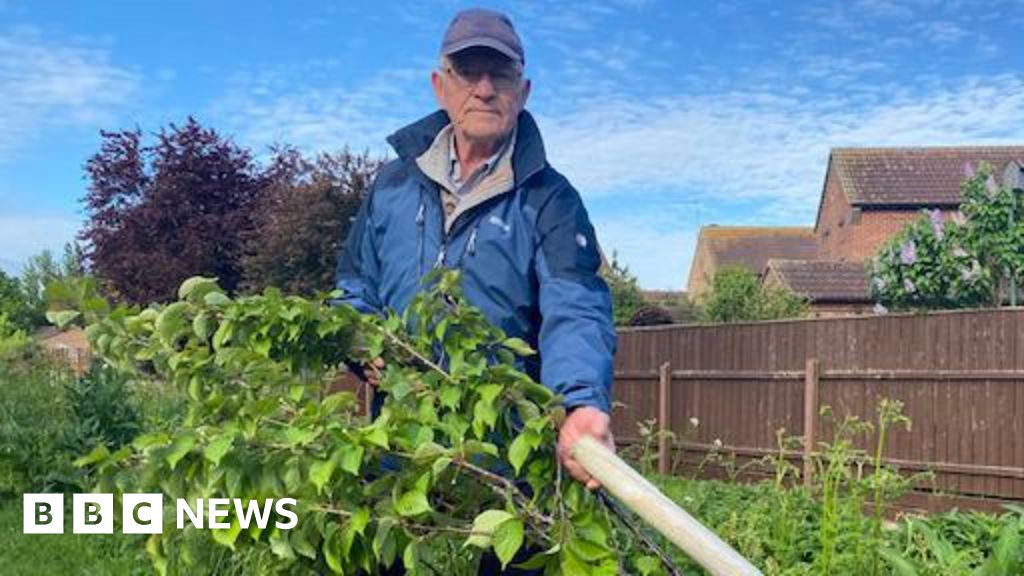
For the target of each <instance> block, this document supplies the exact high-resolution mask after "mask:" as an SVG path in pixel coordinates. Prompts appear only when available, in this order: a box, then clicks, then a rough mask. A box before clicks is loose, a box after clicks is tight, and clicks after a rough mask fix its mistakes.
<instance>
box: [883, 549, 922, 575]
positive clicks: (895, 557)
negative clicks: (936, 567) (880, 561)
mask: <svg viewBox="0 0 1024 576" xmlns="http://www.w3.org/2000/svg"><path fill="white" fill-rule="evenodd" d="M878 553H879V554H880V555H881V556H882V558H885V561H886V562H888V563H889V566H890V567H892V570H893V573H895V574H896V575H897V576H918V574H919V572H918V570H917V568H916V567H915V566H914V564H913V562H911V561H910V560H907V559H906V558H904V557H903V556H901V555H900V554H899V553H898V552H896V551H895V550H892V549H891V548H880V549H879V550H878Z"/></svg>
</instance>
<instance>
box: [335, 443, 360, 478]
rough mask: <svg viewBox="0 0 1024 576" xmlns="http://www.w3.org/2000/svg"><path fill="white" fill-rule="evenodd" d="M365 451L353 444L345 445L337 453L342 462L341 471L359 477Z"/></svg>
mask: <svg viewBox="0 0 1024 576" xmlns="http://www.w3.org/2000/svg"><path fill="white" fill-rule="evenodd" d="M364 452H365V450H363V447H362V446H355V445H352V444H345V445H344V446H341V447H339V448H338V450H337V451H336V454H337V455H338V459H339V461H340V462H341V469H342V470H344V471H345V472H348V473H349V474H351V475H353V476H358V475H359V468H360V467H361V466H362V464H363V453H364Z"/></svg>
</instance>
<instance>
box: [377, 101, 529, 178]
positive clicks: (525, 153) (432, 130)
mask: <svg viewBox="0 0 1024 576" xmlns="http://www.w3.org/2000/svg"><path fill="white" fill-rule="evenodd" d="M449 123H450V120H449V119H448V113H447V112H445V111H444V110H438V111H436V112H434V113H432V114H430V115H428V116H425V117H423V118H421V119H419V120H417V121H416V122H413V123H412V124H409V125H408V126H406V127H404V128H401V129H400V130H398V131H396V132H395V133H394V134H392V135H390V136H388V138H387V141H388V144H391V147H392V148H394V149H395V153H396V154H398V157H399V158H402V159H403V160H415V159H416V157H417V156H419V155H421V154H423V153H424V152H426V151H427V149H428V148H430V145H431V144H432V143H433V142H434V138H436V137H437V134H438V132H440V131H441V130H442V129H443V128H444V127H445V126H447V125H448V124H449ZM546 165H547V156H546V155H545V153H544V142H543V140H542V139H541V136H540V130H539V129H538V128H537V123H536V122H534V120H533V116H532V115H531V114H530V113H529V112H527V111H526V110H523V111H522V112H520V113H519V119H518V120H517V128H516V143H515V150H513V151H512V171H513V172H514V173H515V186H516V187H517V188H518V187H519V186H520V185H522V183H523V182H525V181H526V180H527V179H528V178H529V177H530V176H532V175H534V174H536V173H537V172H539V171H540V170H542V169H543V168H544V167H545V166H546Z"/></svg>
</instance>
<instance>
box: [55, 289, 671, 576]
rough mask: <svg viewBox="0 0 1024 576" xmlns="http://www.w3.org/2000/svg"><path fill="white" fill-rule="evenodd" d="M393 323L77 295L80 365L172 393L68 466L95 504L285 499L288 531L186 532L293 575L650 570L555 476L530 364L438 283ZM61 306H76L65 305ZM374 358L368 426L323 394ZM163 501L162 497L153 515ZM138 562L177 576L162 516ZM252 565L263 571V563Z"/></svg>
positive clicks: (290, 310)
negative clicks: (160, 421) (90, 353)
mask: <svg viewBox="0 0 1024 576" xmlns="http://www.w3.org/2000/svg"><path fill="white" fill-rule="evenodd" d="M429 280H430V285H429V286H430V287H429V288H428V289H426V290H425V291H424V292H423V293H422V294H421V295H420V296H419V297H418V298H417V299H416V300H415V302H414V303H413V304H412V305H411V306H410V307H409V308H408V310H407V311H406V312H405V313H404V314H402V315H396V314H390V315H387V316H383V317H376V316H366V315H360V314H359V313H357V312H356V311H355V310H353V309H352V308H350V307H347V306H334V305H332V304H331V299H332V298H336V297H337V296H338V294H326V295H323V296H322V297H320V298H316V299H304V298H300V297H296V296H284V295H282V294H281V293H280V292H278V291H276V290H274V289H268V290H266V291H264V292H263V293H262V294H261V295H255V296H242V297H237V298H232V297H229V296H228V295H227V294H225V292H224V291H223V290H221V289H220V288H219V287H218V285H217V283H216V282H215V281H214V280H213V279H209V278H202V277H196V278H191V279H189V280H187V281H186V282H185V283H183V284H182V286H181V288H180V290H179V299H178V300H177V301H175V302H171V303H169V304H166V305H151V306H149V307H146V308H144V309H138V308H130V307H124V306H121V307H117V308H114V309H110V308H109V307H107V306H105V305H103V304H102V303H99V302H98V301H97V299H96V298H95V296H94V295H91V294H88V293H87V292H88V290H80V292H82V293H81V294H79V298H78V301H79V302H80V303H81V302H85V303H86V304H87V305H84V306H80V307H78V309H77V310H71V309H69V310H66V311H63V312H56V313H51V319H53V320H54V321H56V322H58V323H62V324H68V323H71V322H78V323H81V324H83V325H86V326H87V334H88V336H89V339H90V341H91V342H92V344H93V346H94V348H95V351H96V353H97V355H98V356H99V357H100V358H101V359H102V360H103V361H104V362H106V363H107V364H109V365H111V366H113V367H115V368H116V369H118V370H120V371H123V372H125V373H129V374H132V375H134V376H136V377H144V378H146V379H150V380H152V381H154V382H155V383H163V384H164V385H170V386H173V387H176V388H177V389H178V390H180V391H181V393H182V394H183V395H185V396H186V398H187V401H186V406H187V411H186V413H185V414H184V416H183V417H182V418H181V420H180V422H177V423H174V424H173V425H170V426H168V427H166V429H164V430H161V431H156V432H149V433H146V434H143V435H141V436H139V437H137V438H135V439H134V441H133V442H132V443H131V444H130V445H129V446H126V447H125V448H123V449H121V450H119V451H117V452H114V453H110V452H108V451H107V450H106V449H105V448H103V447H98V448H97V449H96V450H95V451H93V452H92V453H91V454H89V455H87V456H85V457H83V458H82V459H80V460H79V462H78V463H79V465H81V466H86V467H88V468H90V469H91V470H92V471H93V473H94V474H95V478H96V482H97V488H98V489H104V490H110V491H114V492H115V493H122V492H147V491H149V492H157V491H159V492H162V493H163V494H164V495H165V498H166V499H169V500H170V501H172V502H173V501H174V499H176V498H187V499H190V500H191V501H194V499H195V498H200V497H201V498H211V497H226V498H243V499H248V500H258V501H262V500H264V499H268V498H275V499H276V498H281V497H292V498H296V499H297V500H298V507H297V509H296V512H297V514H298V517H299V522H298V525H297V527H296V528H295V529H292V530H279V529H277V528H276V527H274V528H271V527H270V526H273V524H272V523H271V524H270V525H268V528H267V529H264V530H261V529H259V528H257V527H256V526H254V525H250V526H249V527H248V528H243V527H242V526H241V525H240V522H239V519H238V518H237V517H234V512H232V516H231V517H229V521H230V522H231V528H230V529H226V530H207V531H203V532H202V533H201V534H200V535H199V536H198V538H200V539H203V538H211V539H212V540H213V541H215V542H216V543H218V544H221V545H223V546H226V547H228V548H229V549H231V550H233V551H234V553H235V554H245V553H247V552H248V553H251V552H253V551H258V552H260V553H261V554H265V555H267V556H268V557H269V558H271V559H272V560H273V563H274V570H275V571H277V572H281V573H294V574H314V573H316V574H319V573H335V574H352V573H357V572H362V573H376V572H379V571H381V570H383V569H384V568H386V567H389V566H393V565H398V564H400V565H403V566H404V568H405V569H406V570H407V571H408V572H409V573H410V574H431V573H444V574H475V573H476V570H477V565H478V563H479V561H480V558H481V556H482V554H484V553H485V551H487V552H490V553H492V554H494V555H495V556H496V557H497V559H498V560H499V562H500V563H501V564H502V565H504V566H508V565H511V564H516V565H521V566H526V567H534V568H543V569H544V570H545V571H546V572H548V573H564V574H570V575H576V574H580V575H583V574H614V573H617V572H618V571H619V570H620V569H622V570H626V571H630V572H639V573H645V574H646V573H657V572H660V571H662V570H663V569H665V567H663V566H662V565H661V563H660V562H659V560H658V559H657V557H656V556H655V555H654V552H656V550H654V549H653V547H652V548H651V553H643V552H636V553H632V554H628V555H621V554H619V552H618V551H619V550H625V549H627V548H629V549H634V546H633V542H634V538H633V536H632V535H631V534H630V533H627V531H625V530H616V528H615V527H616V525H617V523H618V520H617V519H616V517H615V516H614V515H613V514H612V513H611V512H610V511H609V509H608V508H606V507H605V505H604V504H603V502H602V501H601V500H599V499H598V498H597V497H595V496H594V495H593V494H591V493H589V492H587V491H586V490H584V489H582V487H581V486H580V485H579V484H578V483H576V482H574V481H572V480H571V479H569V478H568V477H563V475H562V473H561V471H560V467H559V466H558V465H557V461H556V457H555V452H554V447H555V439H556V432H557V425H558V423H559V421H560V420H561V419H562V418H563V417H564V413H565V412H564V408H562V407H561V405H560V402H559V399H558V398H557V397H555V396H553V395H552V394H551V392H549V390H548V389H547V388H545V387H543V386H541V385H539V384H537V383H536V382H534V381H532V380H531V379H530V378H529V377H527V376H526V375H524V374H523V373H521V372H519V371H518V370H517V369H516V368H515V361H516V358H517V356H523V355H529V354H533V353H534V352H533V351H532V350H531V349H530V347H529V346H528V345H527V344H526V343H525V342H523V341H522V340H519V339H516V338H507V337H506V336H505V335H504V334H502V333H501V332H500V331H499V330H498V329H496V328H494V327H493V326H491V325H490V324H489V323H488V322H487V320H486V319H485V318H484V317H483V315H482V314H481V313H480V312H479V311H478V310H476V309H474V308H473V307H471V306H469V305H467V304H466V303H465V301H464V300H463V298H462V295H461V293H460V289H459V284H458V277H457V275H455V274H454V273H446V274H443V275H441V274H439V275H435V276H433V277H432V278H430V279H429ZM69 292H72V293H73V292H74V290H70V291H69ZM375 358H382V359H383V360H384V361H385V369H384V371H383V377H382V379H381V381H380V384H379V385H380V388H381V389H382V390H383V391H384V392H385V393H386V395H387V396H386V401H385V402H384V404H383V407H382V409H381V411H380V413H379V415H377V416H376V418H374V419H373V420H372V421H370V420H368V419H366V418H365V417H363V416H362V415H361V414H360V411H359V409H358V406H357V402H356V398H355V396H354V394H352V393H350V392H332V391H331V387H330V383H331V382H332V381H334V380H335V379H336V378H337V376H338V375H339V373H341V372H342V371H343V370H344V368H343V366H344V365H346V364H348V365H362V364H365V363H366V362H368V361H370V360H371V359H375ZM165 501H166V500H165ZM164 518H165V522H167V523H168V526H166V527H165V530H164V532H163V533H162V534H160V535H154V536H153V537H151V538H150V539H149V540H148V542H147V545H146V549H147V551H148V553H149V555H150V558H151V559H152V562H153V563H154V566H155V567H156V568H157V570H158V571H159V572H160V573H165V574H166V573H178V572H185V573H188V572H191V570H190V569H189V562H190V559H191V558H192V557H193V556H194V555H193V554H192V553H190V551H189V548H188V546H187V544H188V542H189V541H195V540H196V538H197V535H196V534H190V533H189V530H182V531H179V530H177V529H176V527H175V526H174V525H172V523H173V519H174V511H173V510H168V511H165V514H164ZM268 551H269V554H268V553H267V552H268ZM669 569H670V570H671V568H670V567H669Z"/></svg>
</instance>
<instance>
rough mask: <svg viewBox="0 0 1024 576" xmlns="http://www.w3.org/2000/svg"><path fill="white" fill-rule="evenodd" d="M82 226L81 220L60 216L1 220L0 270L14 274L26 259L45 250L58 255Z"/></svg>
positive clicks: (42, 215)
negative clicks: (0, 256) (0, 255)
mask: <svg viewBox="0 0 1024 576" xmlns="http://www.w3.org/2000/svg"><path fill="white" fill-rule="evenodd" d="M81 225H82V222H81V220H80V219H78V218H75V217H72V216H66V215H60V214H41V215H19V216H8V215H5V216H0V254H2V255H3V256H2V258H0V268H3V269H4V270H6V271H7V272H9V273H15V274H17V273H18V272H20V270H21V266H22V265H23V264H24V263H25V261H26V260H27V259H28V258H29V257H31V256H33V255H35V254H38V253H39V252H42V251H43V250H44V249H50V250H53V251H54V252H55V253H58V254H59V253H60V251H61V250H62V249H63V247H64V244H65V243H67V242H71V241H73V240H74V239H75V235H76V234H78V231H79V229H80V228H81Z"/></svg>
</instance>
